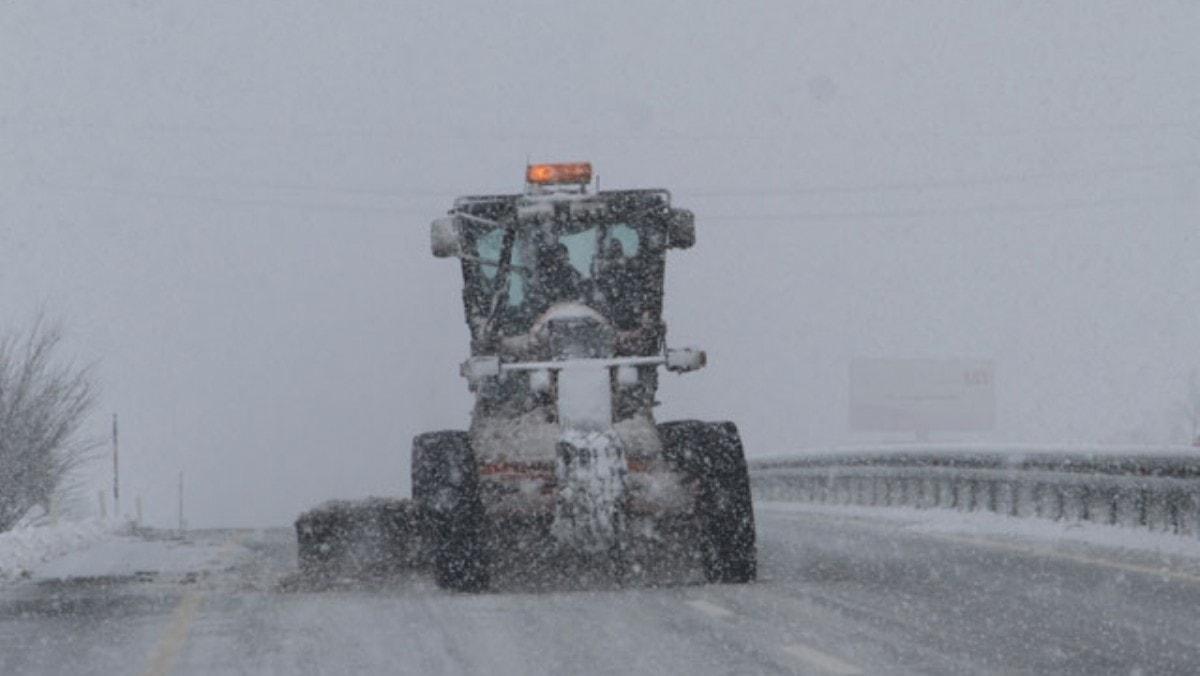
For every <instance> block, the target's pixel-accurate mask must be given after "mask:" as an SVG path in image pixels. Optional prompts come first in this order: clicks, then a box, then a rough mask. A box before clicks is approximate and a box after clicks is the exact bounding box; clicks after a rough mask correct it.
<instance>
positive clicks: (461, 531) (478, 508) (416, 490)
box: [412, 431, 488, 592]
mask: <svg viewBox="0 0 1200 676" xmlns="http://www.w3.org/2000/svg"><path fill="white" fill-rule="evenodd" d="M412 488H413V499H414V501H415V502H416V504H417V506H418V509H419V511H420V512H421V514H422V518H423V520H424V523H425V528H426V533H427V539H428V541H429V544H430V549H431V550H432V554H433V557H432V558H433V569H434V576H435V577H436V579H437V583H438V586H440V587H442V588H443V589H452V590H455V591H464V592H476V591H482V590H484V589H486V588H487V586H488V557H487V551H486V547H485V546H484V523H483V522H484V515H483V503H482V502H481V501H480V496H479V475H478V470H477V469H476V466H475V456H474V453H473V452H472V451H471V443H470V439H469V437H468V436H467V434H466V432H460V431H445V432H427V433H425V434H421V435H419V436H417V437H416V438H415V439H413V453H412Z"/></svg>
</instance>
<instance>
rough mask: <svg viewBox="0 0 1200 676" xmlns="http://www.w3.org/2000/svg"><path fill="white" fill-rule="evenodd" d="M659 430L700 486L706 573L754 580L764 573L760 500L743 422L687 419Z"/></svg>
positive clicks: (712, 578) (671, 455)
mask: <svg viewBox="0 0 1200 676" xmlns="http://www.w3.org/2000/svg"><path fill="white" fill-rule="evenodd" d="M658 432H659V437H660V438H661V439H662V442H663V452H664V454H665V455H666V457H667V459H668V460H669V461H670V462H672V463H673V464H674V465H675V466H676V467H677V468H679V469H680V470H681V471H683V472H684V473H686V474H688V475H689V476H690V477H691V478H692V479H693V480H695V481H696V482H697V484H698V488H699V495H698V496H697V504H696V512H697V516H698V517H699V519H698V520H699V522H700V524H699V525H700V540H701V542H700V547H701V553H702V556H703V562H704V575H705V577H706V578H707V579H708V581H709V582H730V583H745V582H751V581H753V580H754V579H755V578H756V577H757V574H758V558H757V553H756V548H755V531H754V504H753V502H752V500H751V496H750V473H749V470H748V468H747V466H746V454H745V451H744V450H743V448H742V439H741V435H739V434H738V429H737V426H736V425H734V424H733V423H731V422H716V423H708V422H701V421H699V420H681V421H676V422H669V423H663V424H661V425H659V426H658Z"/></svg>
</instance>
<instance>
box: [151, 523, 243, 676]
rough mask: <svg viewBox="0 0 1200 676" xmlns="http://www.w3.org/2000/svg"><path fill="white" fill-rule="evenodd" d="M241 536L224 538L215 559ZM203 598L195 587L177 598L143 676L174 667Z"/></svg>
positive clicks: (158, 674) (159, 674) (155, 675)
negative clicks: (177, 603) (169, 618)
mask: <svg viewBox="0 0 1200 676" xmlns="http://www.w3.org/2000/svg"><path fill="white" fill-rule="evenodd" d="M243 538H245V534H244V533H236V534H234V535H233V536H232V537H230V538H229V539H228V540H226V541H225V543H224V544H223V545H222V546H221V550H220V551H219V552H218V553H217V561H219V562H221V563H223V562H224V561H225V559H226V558H227V557H228V556H229V555H230V554H232V553H233V550H234V548H235V547H237V545H238V544H240V543H241V541H242V539H243ZM203 600H204V599H203V597H202V596H201V595H200V592H199V591H197V590H195V589H192V590H190V591H188V592H187V593H186V594H184V595H183V598H182V599H180V600H179V605H177V606H175V612H174V613H172V614H171V624H170V625H169V626H168V627H167V631H166V633H165V634H163V637H162V639H161V640H160V641H159V642H158V645H157V646H156V649H155V651H154V655H153V656H152V657H151V658H150V665H149V666H148V667H146V671H145V672H144V673H145V676H167V675H168V674H170V673H171V672H172V671H173V670H174V669H175V661H176V660H178V659H179V654H180V653H181V652H183V647H184V645H186V644H187V639H188V632H189V630H190V629H191V627H192V621H193V620H194V619H196V612H197V611H198V610H199V609H200V603H201V602H202V601H203Z"/></svg>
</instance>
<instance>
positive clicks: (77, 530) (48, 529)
mask: <svg viewBox="0 0 1200 676" xmlns="http://www.w3.org/2000/svg"><path fill="white" fill-rule="evenodd" d="M115 532H116V527H115V526H114V525H113V524H110V523H106V522H104V521H99V520H88V521H77V522H72V523H67V522H63V523H60V524H58V525H57V526H31V527H25V528H16V529H14V530H11V531H8V532H6V533H0V583H2V582H5V581H8V580H13V579H17V578H21V577H28V576H29V575H30V574H31V573H32V572H33V570H34V569H35V568H37V567H38V565H40V564H42V563H45V562H47V561H51V560H53V559H56V558H58V557H60V556H64V555H66V554H69V553H71V552H74V551H78V550H80V549H85V548H87V547H90V546H91V545H93V544H95V543H97V542H100V541H101V540H104V539H106V538H109V537H112V536H113V535H114V534H115Z"/></svg>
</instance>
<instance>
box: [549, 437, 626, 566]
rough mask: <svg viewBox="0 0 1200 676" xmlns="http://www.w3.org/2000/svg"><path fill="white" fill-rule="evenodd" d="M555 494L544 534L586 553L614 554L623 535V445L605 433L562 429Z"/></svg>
mask: <svg viewBox="0 0 1200 676" xmlns="http://www.w3.org/2000/svg"><path fill="white" fill-rule="evenodd" d="M557 455H558V457H557V461H556V464H555V474H556V478H557V480H558V486H559V489H558V496H557V499H556V501H555V504H554V523H553V524H552V525H551V527H550V532H551V534H552V535H553V536H554V538H555V539H556V540H557V541H558V542H560V543H562V544H563V545H565V546H566V547H568V548H570V549H573V550H576V551H580V552H584V553H590V554H599V553H602V552H613V551H614V549H616V550H619V549H620V546H621V542H622V539H623V536H624V533H625V526H626V524H625V504H624V503H625V477H626V475H627V474H628V472H629V467H628V464H627V463H626V460H625V446H624V444H622V443H621V440H620V438H618V437H617V435H616V434H615V433H614V432H612V431H611V430H604V431H582V430H574V429H567V430H564V431H563V432H562V435H561V436H560V437H559V441H558V453H557Z"/></svg>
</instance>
